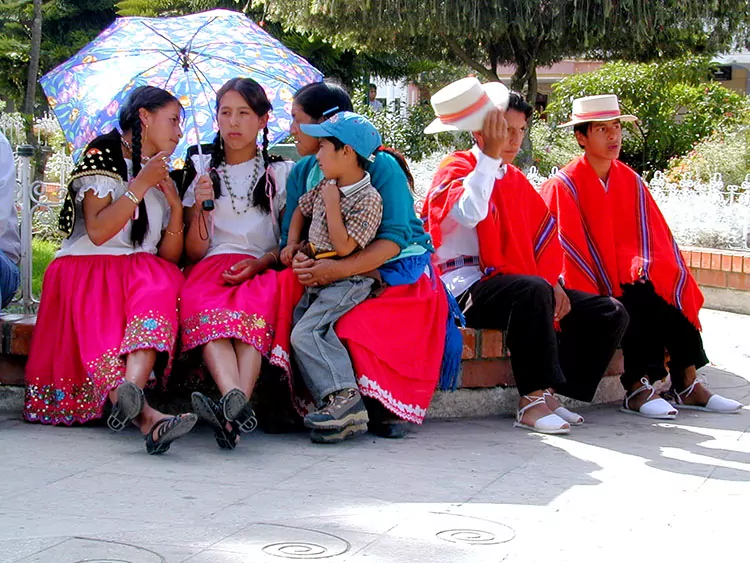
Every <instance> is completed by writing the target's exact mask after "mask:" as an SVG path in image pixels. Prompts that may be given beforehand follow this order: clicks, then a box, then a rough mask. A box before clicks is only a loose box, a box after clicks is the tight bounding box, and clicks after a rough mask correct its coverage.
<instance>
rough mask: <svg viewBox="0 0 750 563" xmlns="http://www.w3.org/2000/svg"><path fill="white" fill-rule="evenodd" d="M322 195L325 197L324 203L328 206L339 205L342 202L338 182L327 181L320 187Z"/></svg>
mask: <svg viewBox="0 0 750 563" xmlns="http://www.w3.org/2000/svg"><path fill="white" fill-rule="evenodd" d="M320 195H321V196H322V197H323V203H325V204H326V207H331V206H338V205H339V203H340V202H341V192H340V191H339V187H338V186H337V185H336V182H326V183H325V184H323V187H322V188H321V189H320Z"/></svg>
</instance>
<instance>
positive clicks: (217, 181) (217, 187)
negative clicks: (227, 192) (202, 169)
mask: <svg viewBox="0 0 750 563" xmlns="http://www.w3.org/2000/svg"><path fill="white" fill-rule="evenodd" d="M224 158H225V157H224V143H222V142H221V132H218V133H216V137H214V146H213V148H212V149H211V164H210V167H211V170H210V171H209V173H208V176H209V178H211V183H212V184H213V185H214V199H219V198H220V197H221V178H219V173H218V168H219V166H221V165H222V164H223V163H224Z"/></svg>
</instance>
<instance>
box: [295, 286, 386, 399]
mask: <svg viewBox="0 0 750 563" xmlns="http://www.w3.org/2000/svg"><path fill="white" fill-rule="evenodd" d="M373 281H374V280H373V279H372V278H366V277H362V276H352V277H350V278H344V279H343V280H338V281H335V282H333V283H332V284H329V285H326V286H323V287H308V288H305V293H304V294H303V295H302V299H301V300H300V302H299V304H298V305H297V307H296V308H295V309H294V328H293V329H292V337H291V344H292V351H293V356H294V359H295V361H296V363H297V367H298V368H299V371H300V373H301V374H302V379H303V380H304V381H305V384H306V385H307V388H308V389H309V390H310V393H312V396H313V398H314V399H315V402H316V403H318V404H320V402H321V401H322V400H323V399H324V398H325V397H326V395H329V394H331V393H333V392H335V391H341V390H342V389H356V388H357V378H356V376H355V375H354V368H353V367H352V360H351V358H350V357H349V352H348V351H347V349H346V348H345V347H344V345H343V344H342V343H341V340H339V337H338V336H336V333H335V332H334V329H333V327H334V325H335V324H336V321H338V320H339V319H340V318H341V317H343V316H344V315H345V314H346V313H348V312H349V311H351V310H352V309H354V307H356V306H357V305H359V304H360V303H362V301H364V300H365V299H367V297H368V296H369V295H370V289H371V288H372V284H373Z"/></svg>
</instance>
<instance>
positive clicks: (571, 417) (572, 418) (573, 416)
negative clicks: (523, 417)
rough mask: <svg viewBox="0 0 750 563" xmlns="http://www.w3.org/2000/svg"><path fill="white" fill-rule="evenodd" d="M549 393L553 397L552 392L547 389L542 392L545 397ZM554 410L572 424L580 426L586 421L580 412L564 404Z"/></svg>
mask: <svg viewBox="0 0 750 563" xmlns="http://www.w3.org/2000/svg"><path fill="white" fill-rule="evenodd" d="M547 395H549V396H550V397H553V395H552V393H550V392H549V391H545V392H544V393H542V396H543V397H546V396H547ZM553 398H554V397H553ZM552 412H554V413H555V414H556V415H557V416H559V417H560V418H562V419H563V420H564V421H565V422H567V423H568V424H570V425H571V426H580V425H581V424H583V423H584V418H583V417H582V416H581V415H580V414H578V413H577V412H573V411H571V410H568V409H566V408H565V407H563V406H562V405H560V406H559V407H557V408H556V409H555V410H554V411H552Z"/></svg>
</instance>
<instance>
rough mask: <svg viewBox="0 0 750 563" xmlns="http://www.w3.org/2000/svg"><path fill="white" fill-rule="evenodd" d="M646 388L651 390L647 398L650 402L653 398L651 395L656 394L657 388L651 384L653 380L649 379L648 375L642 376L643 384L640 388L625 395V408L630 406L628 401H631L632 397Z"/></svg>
mask: <svg viewBox="0 0 750 563" xmlns="http://www.w3.org/2000/svg"><path fill="white" fill-rule="evenodd" d="M645 389H648V390H649V394H648V399H646V402H648V401H650V400H651V397H653V396H654V394H655V393H656V389H654V386H653V385H651V382H650V381H649V380H648V378H647V377H641V386H640V387H639V388H638V389H636V390H635V391H633V392H632V393H630V394H629V395H626V396H625V408H626V409H627V408H630V407H628V401H630V399H632V398H633V397H635V396H636V395H637V394H638V393H640V392H641V391H643V390H645Z"/></svg>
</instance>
